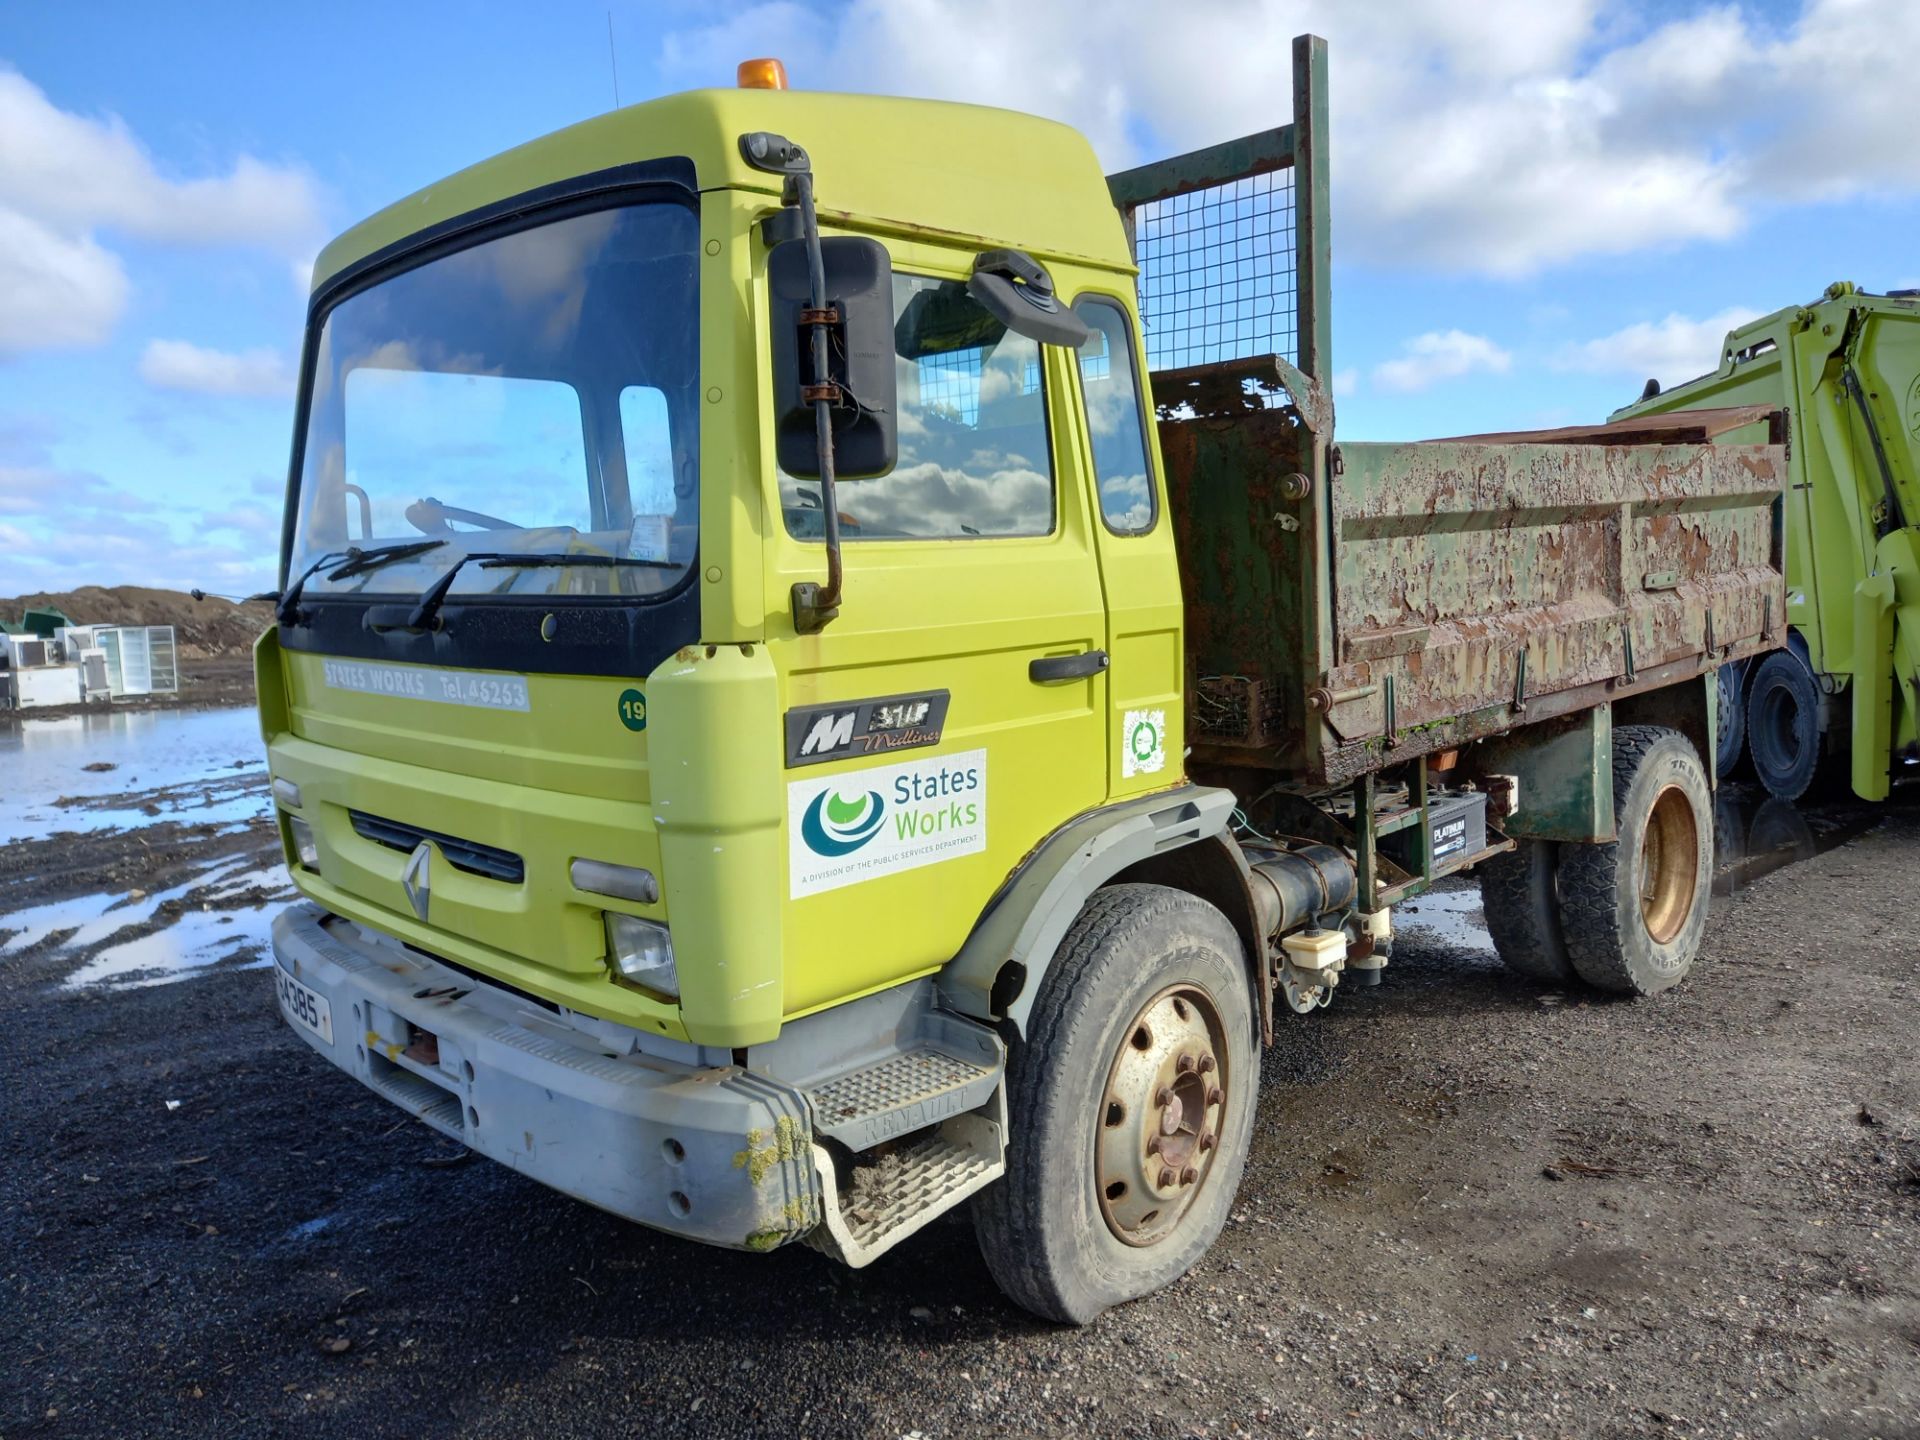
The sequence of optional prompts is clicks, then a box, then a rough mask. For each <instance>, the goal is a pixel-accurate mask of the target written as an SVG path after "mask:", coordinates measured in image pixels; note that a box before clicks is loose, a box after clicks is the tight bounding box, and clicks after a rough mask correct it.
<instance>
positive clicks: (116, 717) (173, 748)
mask: <svg viewBox="0 0 1920 1440" xmlns="http://www.w3.org/2000/svg"><path fill="white" fill-rule="evenodd" d="M259 725H260V722H259V719H258V717H257V716H256V714H255V713H254V711H252V710H250V709H228V710H101V711H93V712H88V713H86V714H81V715H64V716H59V717H56V718H53V719H24V720H20V721H17V722H16V723H14V724H10V725H4V726H0V844H8V843H11V842H13V841H17V840H35V839H43V838H45V837H46V836H49V835H56V834H60V833H63V832H66V831H75V830H104V829H132V828H137V827H140V826H142V825H146V824H148V823H150V822H152V821H154V820H158V819H187V820H192V821H196V822H199V821H211V822H213V823H216V824H242V823H244V822H246V821H248V820H250V819H252V818H253V817H254V816H256V815H258V814H261V813H263V807H264V805H265V803H266V802H265V796H266V774H267V767H266V754H265V751H264V750H263V749H262V747H261V744H260V728H259Z"/></svg>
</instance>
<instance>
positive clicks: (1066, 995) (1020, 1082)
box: [974, 885, 1260, 1325]
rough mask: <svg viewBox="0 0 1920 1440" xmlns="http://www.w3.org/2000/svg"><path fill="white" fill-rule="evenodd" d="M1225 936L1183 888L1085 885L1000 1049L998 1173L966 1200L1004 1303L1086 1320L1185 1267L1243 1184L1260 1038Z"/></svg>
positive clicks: (1233, 944) (1210, 1238)
mask: <svg viewBox="0 0 1920 1440" xmlns="http://www.w3.org/2000/svg"><path fill="white" fill-rule="evenodd" d="M1247 975H1248V972H1247V964H1246V958H1245V956H1244V955H1243V953H1242V947H1241V944H1240V939H1239V936H1238V935H1237V934H1236V933H1235V931H1234V929H1233V926H1232V925H1231V924H1229V923H1228V921H1227V918H1226V916H1224V915H1223V914H1221V913H1220V911H1219V910H1217V909H1215V908H1214V907H1213V906H1212V905H1209V904H1208V903H1207V902H1206V901H1204V900H1201V899H1199V898H1197V897H1195V896H1193V895H1189V894H1187V893H1185V892H1184V891H1179V890H1170V889H1166V888H1164V887H1162V886H1158V885H1115V886H1111V887H1109V888H1107V889H1104V890H1100V891H1097V892H1096V893H1095V894H1094V896H1093V898H1092V899H1090V900H1089V901H1088V902H1087V904H1086V908H1085V909H1083V910H1082V911H1081V912H1080V916H1079V918H1078V919H1077V920H1076V921H1075V922H1074V925H1073V928H1072V929H1071V930H1069V931H1068V932H1067V935H1066V938H1065V939H1064V940H1062V941H1061V944H1060V950H1059V952H1058V954H1056V955H1055V957H1054V961H1053V964H1052V965H1051V966H1050V967H1049V968H1048V970H1047V973H1046V977H1045V979H1044V980H1043V981H1042V983H1041V989H1040V995H1039V998H1038V1000H1037V1001H1036V1003H1035V1005H1034V1007H1033V1013H1032V1015H1031V1016H1030V1017H1029V1018H1028V1021H1027V1038H1026V1039H1025V1040H1024V1041H1023V1042H1019V1043H1017V1044H1015V1045H1014V1046H1013V1049H1012V1053H1011V1055H1010V1056H1009V1059H1008V1065H1007V1076H1008V1100H1009V1121H1010V1130H1011V1133H1010V1135H1009V1137H1008V1143H1007V1173H1006V1175H1005V1176H1003V1177H1002V1178H1001V1180H1000V1182H999V1183H998V1184H996V1185H994V1186H992V1187H990V1188H989V1189H988V1190H986V1191H985V1192H983V1193H982V1194H981V1195H980V1196H979V1197H978V1198H977V1199H976V1200H975V1201H974V1225H975V1229H976V1232H977V1233H978V1235H979V1239H980V1251H981V1254H982V1255H983V1256H984V1257H985V1259H986V1262H987V1268H988V1270H990V1271H991V1272H992V1274H993V1278H994V1279H995V1280H996V1281H997V1282H998V1283H999V1285H1000V1288H1001V1289H1002V1290H1004V1291H1005V1292H1006V1293H1007V1295H1008V1296H1009V1297H1010V1298H1011V1299H1012V1300H1014V1301H1015V1302H1016V1303H1017V1304H1019V1305H1021V1306H1022V1307H1024V1308H1025V1309H1028V1310H1031V1311H1032V1312H1033V1313H1034V1314H1036V1315H1039V1316H1042V1317H1044V1318H1046V1319H1049V1320H1059V1321H1064V1322H1066V1323H1069V1324H1075V1325H1084V1324H1086V1323H1087V1322H1089V1321H1091V1320H1092V1319H1094V1317H1096V1316H1097V1315H1099V1314H1100V1312H1101V1311H1103V1310H1105V1309H1107V1308H1108V1307H1109V1306H1112V1305H1117V1304H1120V1303H1121V1302H1122V1301H1126V1300H1132V1299H1135V1298H1137V1297H1139V1296H1141V1295H1146V1294H1150V1293H1151V1292H1153V1291H1155V1290H1158V1289H1160V1288H1161V1287H1162V1286H1165V1285H1168V1284H1171V1283H1172V1282H1173V1281H1175V1280H1177V1279H1179V1277H1180V1276H1182V1275H1184V1274H1185V1273H1186V1272H1187V1271H1188V1270H1189V1269H1191V1268H1192V1267H1193V1265H1194V1264H1195V1262H1197V1261H1198V1260H1199V1259H1200V1257H1201V1256H1202V1255H1204V1254H1205V1253H1206V1252H1207V1248H1208V1247H1209V1246H1210V1245H1212V1244H1213V1242H1214V1240H1215V1238H1216V1237H1218V1235H1219V1234H1220V1231H1221V1228H1222V1227H1223V1226H1224V1225H1225V1224H1226V1220H1227V1212H1228V1210H1229V1209H1230V1208H1231V1206H1232V1204H1233V1197H1234V1194H1235V1192H1237V1191H1238V1190H1239V1188H1240V1174H1241V1171H1242V1169H1243V1167H1244V1166H1245V1163H1246V1153H1247V1142H1248V1137H1249V1135H1250V1134H1251V1133H1252V1127H1253V1108H1254V1104H1255V1102H1256V1100H1257V1098H1258V1095H1259V1090H1260V1051H1259V1046H1258V1044H1257V1042H1256V1039H1255V1027H1254V1018H1253V1010H1252V996H1251V992H1250V989H1249V983H1248V978H1247Z"/></svg>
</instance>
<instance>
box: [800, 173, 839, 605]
mask: <svg viewBox="0 0 1920 1440" xmlns="http://www.w3.org/2000/svg"><path fill="white" fill-rule="evenodd" d="M787 184H788V187H789V189H790V190H791V191H792V193H793V197H794V199H795V200H796V201H797V202H798V203H799V207H800V224H801V227H802V230H803V232H804V234H805V238H806V242H807V290H808V296H807V301H808V309H807V313H806V314H805V315H803V316H802V317H801V323H802V324H804V325H805V326H806V327H807V330H808V332H809V333H808V338H809V341H810V343H811V347H812V351H813V384H811V385H808V386H805V387H804V388H803V389H802V391H801V395H802V397H803V398H804V399H806V400H807V401H808V402H809V403H811V404H812V406H813V434H814V443H815V445H817V446H818V447H819V450H820V510H821V517H820V518H821V521H822V525H823V533H824V538H825V541H826V551H827V583H826V584H825V585H815V584H813V583H812V582H811V581H806V580H803V581H800V582H798V583H797V584H795V585H794V587H793V625H794V628H795V629H796V630H798V631H799V632H800V633H801V634H802V635H812V634H817V633H818V632H819V631H821V630H824V629H825V628H826V626H827V622H828V621H830V620H832V619H833V618H834V616H836V615H838V614H839V613H840V582H841V578H842V572H841V566H840V502H839V498H838V496H837V495H836V493H835V491H834V476H833V402H834V398H835V397H836V396H837V395H838V394H839V389H840V387H839V386H837V385H835V384H834V383H833V372H832V369H831V362H830V361H829V358H828V331H829V330H830V329H831V328H832V326H833V325H834V324H835V323H836V322H837V321H838V319H839V317H838V315H837V314H836V313H835V312H834V310H833V309H832V308H831V307H830V306H829V305H828V304H827V267H826V262H825V260H824V259H822V258H821V254H820V223H819V220H818V218H817V217H816V215H815V214H814V209H813V175H812V173H811V172H809V171H805V170H803V171H800V172H798V173H796V174H793V175H791V176H789V177H788V181H787Z"/></svg>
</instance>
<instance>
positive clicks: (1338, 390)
mask: <svg viewBox="0 0 1920 1440" xmlns="http://www.w3.org/2000/svg"><path fill="white" fill-rule="evenodd" d="M1359 393H1360V372H1359V371H1358V370H1354V369H1351V368H1349V369H1346V370H1336V371H1334V372H1333V398H1334V399H1336V400H1344V399H1346V398H1347V397H1348V396H1349V395H1358V394H1359Z"/></svg>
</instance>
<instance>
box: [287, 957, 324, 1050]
mask: <svg viewBox="0 0 1920 1440" xmlns="http://www.w3.org/2000/svg"><path fill="white" fill-rule="evenodd" d="M273 973H274V977H275V979H276V981H277V982H278V984H279V986H280V1008H281V1009H282V1010H284V1011H285V1012H286V1015H287V1018H288V1019H289V1020H291V1021H293V1022H294V1023H295V1024H296V1025H300V1026H304V1027H305V1028H306V1029H308V1030H311V1031H312V1032H313V1033H314V1034H316V1035H318V1036H319V1037H320V1038H321V1039H322V1040H324V1041H326V1042H327V1044H329V1045H331V1044H333V1006H332V1005H330V1004H328V1003H327V997H326V996H324V995H322V994H319V993H318V992H317V991H313V990H309V989H308V988H307V987H306V986H304V985H302V984H301V983H300V982H299V981H298V980H296V979H294V978H293V976H291V975H289V974H288V973H287V972H286V971H285V970H282V969H281V968H280V967H279V966H278V965H276V966H274V967H273Z"/></svg>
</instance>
